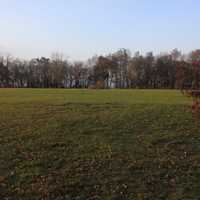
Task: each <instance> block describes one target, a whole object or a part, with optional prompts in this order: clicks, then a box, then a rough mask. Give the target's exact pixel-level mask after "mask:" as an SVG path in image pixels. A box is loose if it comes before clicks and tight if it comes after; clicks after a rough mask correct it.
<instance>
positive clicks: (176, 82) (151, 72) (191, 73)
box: [0, 49, 200, 89]
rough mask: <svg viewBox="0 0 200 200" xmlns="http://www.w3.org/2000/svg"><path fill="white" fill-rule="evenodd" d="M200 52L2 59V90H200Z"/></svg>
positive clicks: (0, 76)
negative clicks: (77, 58)
mask: <svg viewBox="0 0 200 200" xmlns="http://www.w3.org/2000/svg"><path fill="white" fill-rule="evenodd" d="M199 69H200V50H194V51H192V52H191V53H189V54H187V55H183V54H182V53H181V52H180V51H179V50H177V49H174V50H172V51H171V52H170V53H165V54H160V55H156V56H154V55H153V53H152V52H149V53H147V54H146V55H145V56H144V55H141V54H140V53H139V52H136V53H135V54H134V55H133V56H131V52H130V51H129V50H127V49H120V50H118V51H117V52H114V53H112V54H109V55H106V56H94V57H92V58H91V59H89V60H88V61H87V62H73V63H72V62H69V61H68V60H66V59H63V56H62V55H61V54H59V53H54V54H53V55H52V57H51V58H45V57H41V58H35V59H31V60H29V61H25V60H20V59H14V58H12V57H11V56H0V87H6V88H152V89H154V88H157V89H158V88H163V89H175V88H177V89H184V88H193V89H196V88H199V81H200V74H199V71H200V70H199Z"/></svg>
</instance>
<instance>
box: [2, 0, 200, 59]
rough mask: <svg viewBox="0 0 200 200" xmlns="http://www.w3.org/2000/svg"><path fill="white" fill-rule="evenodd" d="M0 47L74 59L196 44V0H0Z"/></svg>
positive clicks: (199, 15)
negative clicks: (116, 52) (120, 49)
mask: <svg viewBox="0 0 200 200" xmlns="http://www.w3.org/2000/svg"><path fill="white" fill-rule="evenodd" d="M0 6H1V10H0V52H1V53H5V52H6V53H7V52H8V53H10V54H12V55H13V56H16V57H20V58H26V59H27V58H32V57H40V56H50V55H51V53H52V52H62V53H63V54H64V55H65V56H68V57H69V58H70V59H75V60H86V59H87V58H89V57H92V56H93V55H95V54H98V55H100V54H103V55H104V54H107V53H112V52H114V51H116V50H118V49H119V48H127V49H129V50H131V51H132V52H135V51H138V50H139V51H140V52H142V53H145V52H148V51H153V52H154V53H156V54H157V53H159V52H166V51H170V50H172V49H174V48H178V49H180V50H181V51H182V52H185V53H186V52H189V51H191V50H193V49H198V48H200V23H199V22H200V1H199V0H166V1H164V0H57V1H56V0H0Z"/></svg>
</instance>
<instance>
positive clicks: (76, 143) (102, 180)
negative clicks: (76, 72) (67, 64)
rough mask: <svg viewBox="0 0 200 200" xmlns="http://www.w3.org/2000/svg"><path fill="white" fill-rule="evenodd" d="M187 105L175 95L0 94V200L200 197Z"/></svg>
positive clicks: (198, 156) (198, 157)
mask: <svg viewBox="0 0 200 200" xmlns="http://www.w3.org/2000/svg"><path fill="white" fill-rule="evenodd" d="M190 103H191V102H190V99H189V98H187V97H185V96H183V95H182V94H181V93H180V91H176V90H117V89H116V90H75V89H69V90H66V89H0V199H2V200H42V199H43V200H111V199H112V200H129V199H130V200H134V199H136V200H143V199H144V200H148V199H153V200H156V199H163V200H164V199H174V200H177V199H181V200H182V199H187V200H189V199H193V200H194V199H199V197H200V125H199V122H198V120H197V119H195V118H194V117H193V116H192V113H191V111H190V109H189V105H190Z"/></svg>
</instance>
